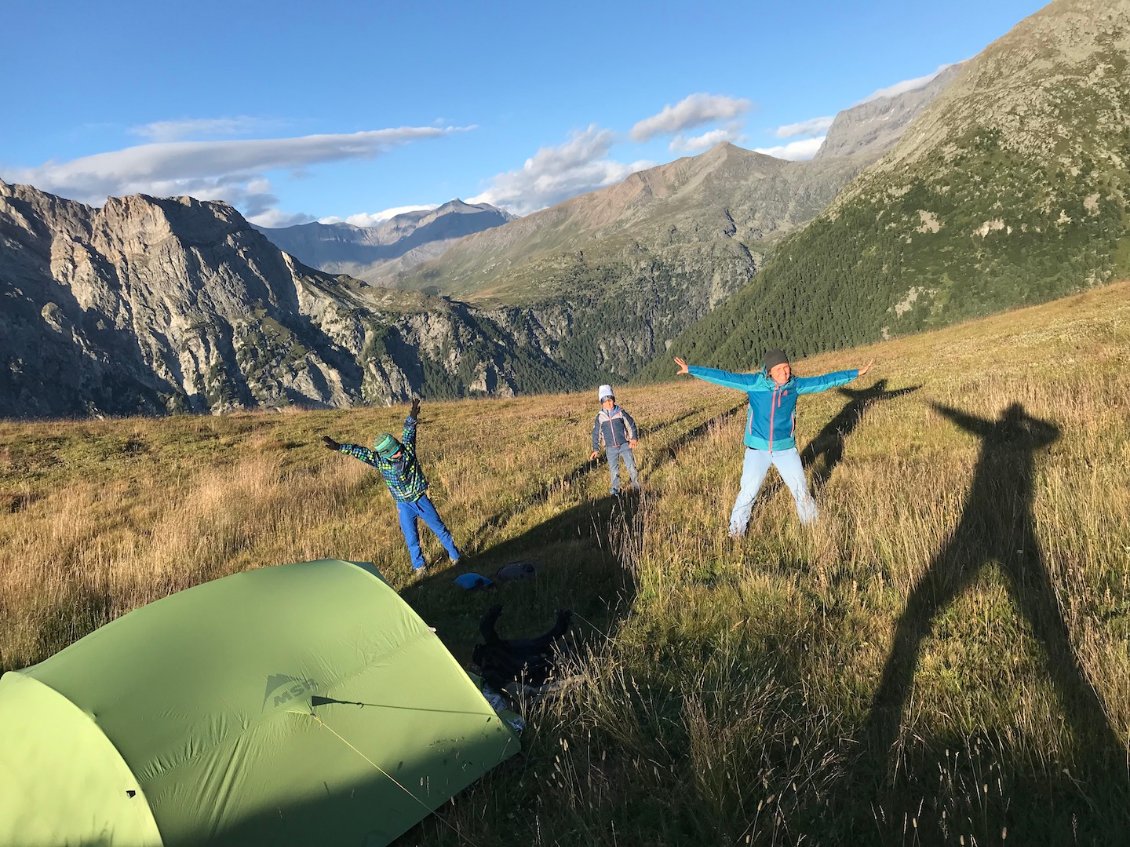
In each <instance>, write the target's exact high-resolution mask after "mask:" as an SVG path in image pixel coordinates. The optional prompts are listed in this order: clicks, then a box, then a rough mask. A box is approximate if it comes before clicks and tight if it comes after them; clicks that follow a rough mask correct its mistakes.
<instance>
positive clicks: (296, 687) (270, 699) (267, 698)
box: [263, 673, 318, 711]
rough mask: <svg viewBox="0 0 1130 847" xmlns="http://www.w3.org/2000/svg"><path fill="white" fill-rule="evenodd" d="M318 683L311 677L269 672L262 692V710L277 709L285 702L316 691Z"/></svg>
mask: <svg viewBox="0 0 1130 847" xmlns="http://www.w3.org/2000/svg"><path fill="white" fill-rule="evenodd" d="M317 690H318V683H316V682H314V680H312V679H300V678H299V677H296V676H287V675H286V674H278V673H276V674H271V675H270V676H269V677H267V690H266V691H265V692H264V693H263V711H267V709H277V708H279V707H280V706H285V705H286V704H287V703H290V702H292V701H293V700H297V699H298V698H299V697H304V696H306V695H307V694H309V693H311V692H313V691H317Z"/></svg>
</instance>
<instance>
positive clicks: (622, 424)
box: [592, 406, 640, 453]
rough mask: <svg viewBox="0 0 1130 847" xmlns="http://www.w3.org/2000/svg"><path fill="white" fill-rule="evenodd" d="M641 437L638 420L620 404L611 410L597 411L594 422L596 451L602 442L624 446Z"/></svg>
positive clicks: (594, 445) (593, 436)
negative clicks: (633, 418) (637, 424)
mask: <svg viewBox="0 0 1130 847" xmlns="http://www.w3.org/2000/svg"><path fill="white" fill-rule="evenodd" d="M639 437H640V431H639V428H638V427H637V426H636V422H635V421H634V420H632V416H631V415H629V414H628V413H627V412H625V411H624V410H623V409H621V408H620V407H619V406H613V407H612V411H610V412H606V411H604V409H601V410H600V411H599V412H597V413H596V420H595V421H593V424H592V449H593V452H594V453H595V452H596V451H598V450H600V447H601V445H602V444H603V445H604V446H605V447H623V446H625V445H627V443H628V442H629V441H635V440H636V439H637V438H639Z"/></svg>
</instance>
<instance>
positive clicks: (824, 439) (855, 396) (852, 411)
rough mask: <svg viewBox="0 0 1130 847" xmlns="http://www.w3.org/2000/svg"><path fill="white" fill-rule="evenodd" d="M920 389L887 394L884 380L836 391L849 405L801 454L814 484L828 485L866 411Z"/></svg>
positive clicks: (817, 485)
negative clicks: (809, 469) (870, 384)
mask: <svg viewBox="0 0 1130 847" xmlns="http://www.w3.org/2000/svg"><path fill="white" fill-rule="evenodd" d="M921 387H922V386H921V385H912V386H909V387H907V388H899V389H896V390H894V391H888V390H887V381H886V380H885V379H881V380H879V381H878V382H876V383H875V384H874V385H872V386H871V387H870V388H864V389H861V390H858V391H853V390H852V389H850V388H837V389H836V390H837V391H838V392H839V393H840V394H841V395H843V396H844V397H847V398H848V403H847V405H845V406H844V407H843V408H842V409H840V411H839V413H838V414H837V415H836V416H835V417H834V418H832V419H831V420H830V421H828V423H827V424H825V425H824V428H823V429H821V430H820V432H818V433H816V437H815V438H813V439H812V440H811V441H810V442H808V444H807V445H806V446H805V448H804V450H802V451H801V454H800V461H801V464H802V465H804V467H805V468H812V481H813V484H814V486H815V487H816V488H817V489H819V488H821V487H822V486H824V485H826V484H827V483H828V480H829V479H831V477H832V471H834V470H835V469H836V466H837V465H838V464H839V463H840V462H841V461H843V458H844V444H845V442H846V441H847V437H848V436H849V435H851V434H852V432H854V431H855V428H856V427H857V426H859V424H860V422H861V421H862V420H863V416H864V414H866V413H867V410H868V409H870V408H871V407H872V406H874V405H875V404H876V403H883V402H885V401H887V400H894V399H895V398H897V397H904V396H905V395H907V394H912V393H914V392H915V391H917V390H918V389H919V388H921Z"/></svg>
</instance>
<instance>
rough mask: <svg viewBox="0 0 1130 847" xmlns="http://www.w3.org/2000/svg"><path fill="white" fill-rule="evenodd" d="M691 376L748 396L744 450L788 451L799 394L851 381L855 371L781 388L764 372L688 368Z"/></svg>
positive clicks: (802, 380)
mask: <svg viewBox="0 0 1130 847" xmlns="http://www.w3.org/2000/svg"><path fill="white" fill-rule="evenodd" d="M687 370H688V372H689V373H690V375H691V376H693V377H697V378H698V379H702V380H706V381H707V382H713V383H714V384H715V385H723V386H725V387H726V388H736V389H738V390H739V391H744V392H746V394H748V395H749V417H748V420H747V421H746V427H745V437H744V438H743V439H742V441H743V442H744V444H745V446H746V447H749V448H752V449H753V450H790V449H792V448H793V447H796V438H795V437H794V432H795V431H796V398H797V397H798V396H799V395H801V394H818V393H819V392H821V391H827V390H828V389H829V388H835V387H836V386H838V385H844V384H846V383H849V382H851V381H852V380H853V379H855V378H856V377H857V376H859V371H857V370H855V371H836V372H835V373H828V374H823V375H822V376H794V377H793V378H792V379H790V380H789V381H788V382H786V383H785V384H784V385H777V383H775V382H774V381H773V380H772V379H770V378H769V374H767V373H766V372H765V371H761V372H760V373H755V374H736V373H730V371H720V370H717V369H716V368H704V367H701V366H699V365H691V366H689V367H688V368H687Z"/></svg>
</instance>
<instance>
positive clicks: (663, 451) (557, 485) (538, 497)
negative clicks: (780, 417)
mask: <svg viewBox="0 0 1130 847" xmlns="http://www.w3.org/2000/svg"><path fill="white" fill-rule="evenodd" d="M744 407H745V401H742V402H741V403H739V404H738V405H736V406H734V407H732V408H729V409H726V410H724V411H722V412H720V413H718V414H717V415H713V416H711V417H710V418H708V419H707V420H705V421H703V422H702V423H701V424H699V425H698V426H696V427H694V428H693V429H691V430H690V431H688V432H685V433H683V434H682V435H680V436H678V437H677V438H674V439H672V441H671V442H669V443H668V444H665V445H662V446H661V447H659V448H657V449H658V451H659V454H660V455H662V456H663V459H662V461H670V460H672V459H674V458H675V457H676V456H677V455H678V453H679V451H680V450H681V449H682V448H683V447H685V446H686V445H687V444H688V443H689V442H691V441H694V440H695V439H697V438H699V437H701V436H702V435H703V434H705V433H706V432H707V431H708V430H709V429H710V428H711V427H712V426H717V425H719V424H720V423H721V422H722V421H724V420H725V419H726V418H728V417H730V416H731V415H733V414H735V413H736V412H738V411H739V410H741V409H742V408H744ZM694 414H695V412H694V411H690V412H685V413H683V414H682V415H679V416H678V417H676V418H673V419H671V420H669V421H664V422H663V423H661V424H659V425H658V426H655V427H652V428H651V429H645V430H643V431H642V432H641V434H642V435H643V436H646V437H649V438H650V437H654V436H655V435H656V434H658V433H660V432H662V431H663V430H666V429H670V428H671V427H673V426H675V425H676V424H678V423H681V422H682V421H684V420H686V419H687V418H689V417H691V416H692V415H694ZM603 462H604V460H603V459H595V460H591V461H590V460H585V461H584V462H582V463H580V464H578V465H576V466H574V467H573V468H571V469H570V470H568V471H566V472H565V473H564V474H563V475H562V476H561V477H559V478H558V479H555V480H553V481H551V482H547V483H545V484H543V485H542V486H541V487H540V488H538V489H537V490H535V491H532V492H530V493H529V494H527V495H526V496H525V497H522V498H521V499H519V500H518V502H516V503H515V504H514V505H513V506H511V507H510V508H508V509H503V510H501V511H499V512H497V513H495V514H493V515H491V516H490V517H489V518H487V519H486V520H484V521H483V522H482V523H481V524H480V525H479V527H478V528H477V529H476V530H475V531H474V532H472V533H471V535H470V536H469V537H468V540H467V541H466V542H464V543H465V544H466V545H467V547H468V548H470V549H472V550H475V549H478V547H479V545H480V544H481V543H482V539H483V538H484V537H485V536H486V535H487V534H488V533H490V532H492V531H493V530H496V529H498V528H499V527H502V526H505V525H506V524H508V523H509V522H510V521H512V520H513V519H514V518H515V517H517V516H518V515H520V514H521V513H522V512H525V511H527V510H528V509H531V508H533V507H534V506H537V505H538V504H540V503H544V502H545V501H546V500H548V499H549V497H550V495H552V494H553V492H554V491H559V490H560V489H562V488H567V487H568V486H570V485H572V484H573V483H574V482H577V481H579V480H580V479H582V478H583V477H584V476H586V475H587V474H590V473H593V472H594V471H596V470H597V469H598V468H602V467H603ZM641 470H642V469H641Z"/></svg>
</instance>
